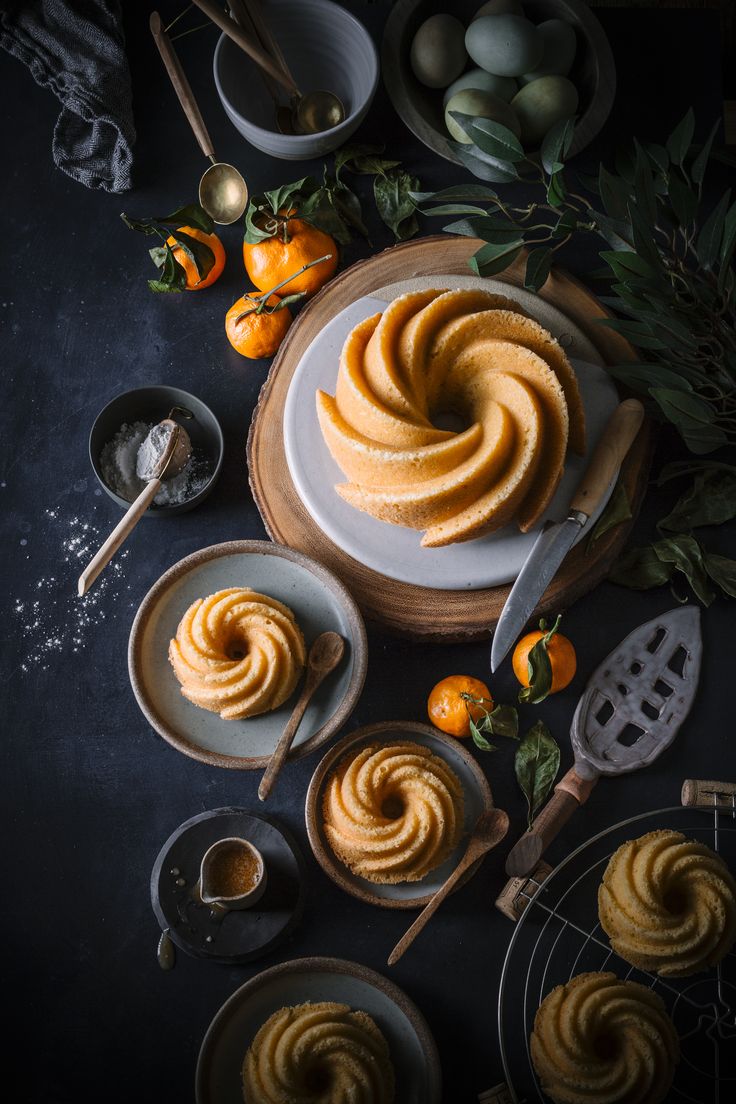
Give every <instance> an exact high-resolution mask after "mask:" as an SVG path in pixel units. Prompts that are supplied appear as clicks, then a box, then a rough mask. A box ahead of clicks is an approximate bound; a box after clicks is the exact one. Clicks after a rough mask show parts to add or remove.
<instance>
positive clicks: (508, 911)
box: [496, 860, 552, 922]
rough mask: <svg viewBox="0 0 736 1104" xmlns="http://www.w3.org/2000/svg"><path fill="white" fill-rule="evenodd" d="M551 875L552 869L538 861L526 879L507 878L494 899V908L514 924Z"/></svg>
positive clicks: (547, 864)
mask: <svg viewBox="0 0 736 1104" xmlns="http://www.w3.org/2000/svg"><path fill="white" fill-rule="evenodd" d="M551 873H552V867H551V866H550V865H549V863H546V862H544V861H543V860H540V861H539V862H538V863H537V865H536V866H535V867H534V869H533V870H532V872H531V874H528V875H527V876H526V877H524V878H509V880H508V882H507V883H506V885H505V886H504V887H503V889H502V890H501V892H500V894H499V895H498V897H497V898H496V908H497V909H498V910H499V912H502V913H503V914H504V916H506V917H508V919H509V920H513V921H514V922H516V921H517V920H519V919H520V917H521V914H522V913H523V911H524V909H525V908H526V906H527V905H528V904H529V902H530V901H531V899H532V897H533V896H534V894H535V893H536V892H537V890H538V889H539V887H540V886H541V885H542V883H543V882H544V881H545V880H546V879H547V878H548V877H549V876H550V874H551Z"/></svg>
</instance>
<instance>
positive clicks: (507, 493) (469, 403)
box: [317, 289, 585, 547]
mask: <svg viewBox="0 0 736 1104" xmlns="http://www.w3.org/2000/svg"><path fill="white" fill-rule="evenodd" d="M317 413H318V417H319V422H320V427H321V429H322V434H323V437H324V439H325V442H326V444H327V447H328V448H329V450H330V452H331V453H332V456H333V458H334V459H335V461H336V463H337V464H338V465H339V467H340V468H341V469H342V471H343V472H344V473H345V475H346V476H347V478H348V480H349V482H348V483H341V484H338V486H337V491H338V493H339V494H340V495H341V496H342V498H344V499H345V501H346V502H349V503H350V504H351V505H353V506H355V507H357V508H358V509H360V510H363V511H365V512H366V513H369V514H371V515H372V516H373V517H376V518H379V519H381V520H382V521H388V522H391V523H393V524H396V525H404V526H408V527H409V528H413V529H424V530H426V532H425V533H424V536H423V538H422V544H423V545H424V546H425V547H435V546H440V545H446V544H452V543H455V542H457V541H464V540H472V539H473V538H475V537H478V536H482V535H483V534H484V533H488V532H491V531H492V530H494V529H498V528H500V527H501V526H503V525H506V524H507V523H508V522H509V521H511V520H512V519H513V518H516V520H517V521H518V524H519V527H520V528H521V529H522V530H524V531H526V530H528V529H530V528H532V527H533V526H534V525H535V524H536V522H537V521H538V520H539V518H540V517H541V515H542V514H543V513H544V511H545V510H546V508H547V506H548V505H549V503H550V500H551V499H552V496H553V495H554V493H555V490H556V488H557V485H558V483H559V481H560V478H561V477H562V471H563V465H564V460H565V453H566V450H567V446H568V441H569V443H570V445H571V446H572V447H573V448H574V449H575V450H576V451H578V452H581V453H583V452H584V451H585V416H584V412H583V406H582V401H581V398H580V392H579V389H578V384H577V379H576V377H575V372H574V370H573V368H572V366H571V364H570V362H569V360H568V359H567V357H566V356H565V353H564V352H563V350H562V348H561V346H560V345H559V344H558V342H557V341H555V339H554V338H553V337H552V335H551V334H549V333H548V332H547V331H546V330H545V329H543V327H542V326H540V325H539V324H538V323H537V322H535V321H533V320H532V319H531V318H528V317H527V316H526V315H525V314H523V313H522V312H521V311H520V308H519V307H518V305H517V304H515V303H514V302H513V300H511V299H507V298H505V297H504V296H499V295H494V294H492V293H491V292H486V291H482V290H475V289H470V290H461V291H444V292H443V291H439V290H436V289H431V290H429V291H418V292H410V293H409V294H407V295H402V296H400V297H399V298H398V299H395V300H394V301H393V302H392V303H390V304H389V306H388V307H387V308H386V310H385V311H384V312H383V314H376V315H374V316H373V317H372V318H368V319H366V320H365V321H364V322H361V323H359V324H358V325H357V326H355V327H354V329H353V330H352V331H351V333H350V334H349V335H348V338H347V340H346V342H345V345H344V347H343V350H342V354H341V357H340V366H339V370H338V376H337V386H336V390H335V395H334V397H333V396H332V395H328V394H326V393H325V392H324V391H319V392H318V393H317ZM443 413H453V414H455V415H459V417H460V418H461V419H462V420H463V421H465V422H466V424H467V428H465V429H464V430H462V431H461V432H451V431H450V430H447V429H439V428H437V427H436V426H435V425H434V424H433V419H435V418H436V416H437V415H441V414H443Z"/></svg>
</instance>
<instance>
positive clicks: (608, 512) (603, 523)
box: [586, 479, 633, 553]
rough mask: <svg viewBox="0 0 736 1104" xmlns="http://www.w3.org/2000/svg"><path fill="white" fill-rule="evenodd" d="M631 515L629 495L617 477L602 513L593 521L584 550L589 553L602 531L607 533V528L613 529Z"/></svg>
mask: <svg viewBox="0 0 736 1104" xmlns="http://www.w3.org/2000/svg"><path fill="white" fill-rule="evenodd" d="M631 517H633V514H632V513H631V503H630V502H629V496H628V494H627V493H626V487H624V485H623V483H622V482H621V480H620V479H619V480H617V482H616V486H615V487H614V488H613V491H612V492H611V497H610V498H609V500H608V502H607V503H606V505H605V508H604V510H603V513H602V514H601V516H600V517H599V518H598V521H597V522H596V523H595V525H594V527H593V530H592V532H591V534H590V536H589V537H588V544H587V546H586V551H587V552H588V553H590V552H591V550H592V548H593V545H594V544H595V542H596V541H597V540H600V538H601V537H602V536H603V534H604V533H608V532H609V530H611V529H615V528H616V526H618V525H622V524H623V523H624V522H625V521H628V520H629V518H631Z"/></svg>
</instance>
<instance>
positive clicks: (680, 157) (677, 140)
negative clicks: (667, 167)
mask: <svg viewBox="0 0 736 1104" xmlns="http://www.w3.org/2000/svg"><path fill="white" fill-rule="evenodd" d="M694 134H695V113H694V112H693V109H692V108H691V107H689V108H688V109H687V111H686V112H685V115H684V116H683V118H682V119H681V120H680V122H679V123H678V124H677V126H676V127H675V129H674V130H673V131H672V133H671V134H670V136H669V138H668V139H667V153H668V154H669V155H670V158H671V160H672V161H674V163H675V164H676V165H683V164H684V163H685V159H686V157H687V155H688V152H689V150H690V146H691V144H692V140H693V136H694Z"/></svg>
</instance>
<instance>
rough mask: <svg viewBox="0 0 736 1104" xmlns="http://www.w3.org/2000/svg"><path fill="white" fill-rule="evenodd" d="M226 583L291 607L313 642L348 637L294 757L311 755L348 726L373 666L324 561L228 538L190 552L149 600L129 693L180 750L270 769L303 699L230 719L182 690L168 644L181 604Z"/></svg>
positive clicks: (356, 617)
mask: <svg viewBox="0 0 736 1104" xmlns="http://www.w3.org/2000/svg"><path fill="white" fill-rule="evenodd" d="M229 586H248V587H252V588H253V590H257V591H260V592H261V593H263V594H267V595H269V596H270V597H273V598H277V599H278V600H279V601H280V602H284V603H285V604H286V605H287V606H289V607H290V608H291V609H292V610H293V611H294V614H295V616H296V619H297V622H298V623H299V626H300V627H301V630H302V632H303V633H304V636H305V639H306V642H307V647H309V645H310V644H311V643H312V641H313V640H314V639H315V637H317V636H319V634H320V633H323V632H326V631H327V630H328V629H331V630H333V631H334V632H338V633H340V635H341V636H342V637H343V638H344V640H345V642H346V649H345V655H344V657H343V659H342V661H341V663H340V665H339V667H338V668H337V670H336V671H334V672H333V673H332V674H331V675H330V676H329V677H328V678H327V679H325V681H324V682H323V684H322V686H321V687H320V688H319V690H318V691H317V693H316V694H315V696H314V697H313V698H312V700H311V702H310V704H309V706H308V708H307V712H306V713H305V715H304V719H303V720H302V723H301V725H300V726H299V729H298V731H297V734H296V738H295V740H294V745H293V747H292V750H291V753H290V758H300V757H301V756H303V755H308V754H309V753H310V752H311V751H314V749H315V748H317V747H319V746H320V745H321V744H323V743H325V741H327V740H329V738H330V737H331V736H333V735H334V734H335V733H336V732H337V731H338V730H339V729H340V728H341V727H342V725H343V724H344V723H345V721H346V720H347V718H348V717H349V716H350V714H351V712H352V710H353V709H354V707H355V705H356V703H357V701H358V698H359V697H360V693H361V690H362V688H363V683H364V681H365V672H366V666H367V644H366V636H365V626H364V624H363V619H362V617H361V615H360V612H359V610H358V607H357V606H356V605H355V602H354V601H353V599H352V598H351V596H350V594H349V593H348V591H347V590H346V588H345V587H344V586H343V584H342V583H341V582H340V581H339V580H338V579H336V578H335V576H334V575H333V574H332V573H331V572H330V571H328V570H327V569H326V568H325V567H322V565H321V564H318V563H317V562H316V561H315V560H311V559H310V558H309V557H308V556H304V555H303V554H302V553H300V552H295V551H293V550H292V549H291V548H284V547H283V546H281V545H277V544H271V543H270V542H269V541H229V542H228V543H226V544H215V545H212V546H211V547H210V548H204V549H202V551H201V552H195V553H193V554H192V555H191V556H187V557H185V559H183V560H180V561H179V563H177V564H174V566H173V567H170V568H169V570H168V571H166V572H165V573H164V574H163V575H162V576H161V578H160V579H159V580H158V582H157V583H155V584H154V586H153V587H152V588H151V590H149V592H148V594H147V595H146V596H145V598H144V599H143V601H142V603H141V605H140V608H139V610H138V613H137V614H136V617H135V620H134V622H133V628H132V629H131V633H130V642H129V645H128V671H129V674H130V681H131V683H132V686H133V692H134V693H135V696H136V698H137V700H138V704H139V706H140V707H141V709H142V711H143V713H144V714H145V716H146V718H147V719H148V721H149V723H150V724H151V725H152V727H153V728H154V729H155V730H156V731H157V732H158V733H159V735H161V736H163V738H164V739H165V740H167V741H168V742H169V743H170V744H172V745H173V746H174V747H175V748H177V750H179V751H183V752H184V754H185V755H190V756H192V758H194V759H199V760H200V761H201V762H204V763H211V764H212V765H214V766H217V767H231V768H235V769H239V770H255V769H258V768H262V767H265V766H266V764H267V763H268V760H269V758H270V756H271V754H272V752H273V750H274V748H275V747H276V743H277V741H278V739H279V737H280V735H281V733H282V731H283V729H284V725H285V724H286V722H287V720H288V718H289V716H290V714H291V710H292V709H293V707H294V703H295V701H296V698H297V696H298V692H299V687H297V688H296V689H295V691H294V694H293V695H292V696H291V698H289V700H288V701H287V702H285V703H284V705H282V706H281V708H280V709H276V710H273V711H272V712H270V713H264V714H262V715H261V716H258V717H250V718H248V719H247V720H243V721H224V720H222V718H221V717H220V716H219V714H217V713H210V712H208V711H207V710H206V709H200V708H199V707H198V706H196V705H193V704H192V703H191V702H189V701H187V699H186V698H185V697H183V696H182V694H181V690H180V687H179V683H178V681H177V679H176V677H175V675H174V672H173V670H172V668H171V665H170V663H169V658H168V648H169V641H170V640H171V638H172V637H173V636H174V635H175V634H176V629H177V626H178V624H179V621H180V619H181V617H182V615H183V614H184V612H185V610H186V609H187V608H188V607H189V606H190V605H191V603H192V602H193V601H195V599H197V598H204V597H206V596H207V595H208V594H212V593H214V592H215V591H217V590H222V589H224V588H225V587H229Z"/></svg>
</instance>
